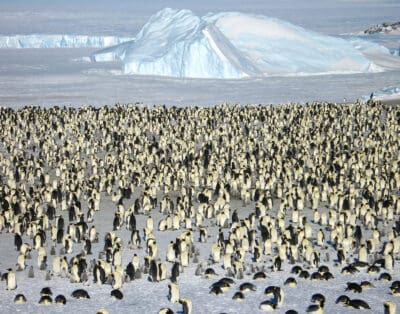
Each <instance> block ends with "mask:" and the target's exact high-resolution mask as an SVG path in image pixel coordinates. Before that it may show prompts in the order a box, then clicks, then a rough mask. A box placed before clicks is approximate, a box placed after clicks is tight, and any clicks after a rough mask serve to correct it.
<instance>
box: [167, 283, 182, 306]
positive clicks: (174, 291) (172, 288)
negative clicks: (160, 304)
mask: <svg viewBox="0 0 400 314" xmlns="http://www.w3.org/2000/svg"><path fill="white" fill-rule="evenodd" d="M168 289H169V291H168V299H169V301H170V302H171V303H177V302H179V286H178V285H177V284H176V283H173V282H171V283H170V284H168Z"/></svg>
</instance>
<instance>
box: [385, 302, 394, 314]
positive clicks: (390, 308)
mask: <svg viewBox="0 0 400 314" xmlns="http://www.w3.org/2000/svg"><path fill="white" fill-rule="evenodd" d="M396 308H397V305H396V303H394V302H392V301H386V302H383V309H384V314H396Z"/></svg>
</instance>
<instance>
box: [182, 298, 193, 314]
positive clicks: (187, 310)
mask: <svg viewBox="0 0 400 314" xmlns="http://www.w3.org/2000/svg"><path fill="white" fill-rule="evenodd" d="M179 303H180V304H182V312H183V314H193V304H192V300H190V299H188V298H180V299H179Z"/></svg>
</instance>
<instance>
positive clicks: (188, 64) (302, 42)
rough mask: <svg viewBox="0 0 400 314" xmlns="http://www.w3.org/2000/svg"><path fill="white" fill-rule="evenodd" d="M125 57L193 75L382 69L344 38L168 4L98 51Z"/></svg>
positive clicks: (133, 65) (131, 64)
mask: <svg viewBox="0 0 400 314" xmlns="http://www.w3.org/2000/svg"><path fill="white" fill-rule="evenodd" d="M92 59H93V60H94V61H110V60H116V59H117V60H121V61H122V62H123V64H124V73H125V74H143V75H161V76H172V77H194V78H243V77H248V76H274V75H314V74H339V73H365V72H376V71H382V68H380V67H379V66H376V65H375V64H374V63H373V62H372V61H371V60H369V59H368V58H367V57H365V56H364V55H363V53H362V51H360V50H358V49H356V48H355V47H354V46H353V44H352V43H350V42H348V41H346V40H345V39H342V38H336V37H332V36H326V35H321V34H318V33H315V32H312V31H308V30H305V29H304V28H301V27H298V26H295V25H293V24H290V23H288V22H285V21H282V20H279V19H275V18H270V17H266V16H261V15H251V14H243V13H237V12H225V13H218V14H207V15H206V16H203V17H198V16H196V15H194V14H193V13H192V12H191V11H190V10H174V9H170V8H167V9H164V10H161V11H159V12H158V13H157V14H155V15H153V16H152V17H151V18H150V19H149V21H148V22H147V23H146V24H145V25H144V26H143V28H142V29H141V31H140V32H139V33H138V34H137V36H136V38H135V40H132V41H129V42H125V43H122V44H121V45H116V46H114V47H110V48H107V49H104V50H101V51H99V52H97V53H95V54H94V55H93V56H92Z"/></svg>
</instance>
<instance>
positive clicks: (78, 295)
mask: <svg viewBox="0 0 400 314" xmlns="http://www.w3.org/2000/svg"><path fill="white" fill-rule="evenodd" d="M71 295H72V296H73V297H74V298H75V299H90V296H89V294H88V293H87V291H86V290H84V289H77V290H75V291H74V292H72V294H71Z"/></svg>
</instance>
